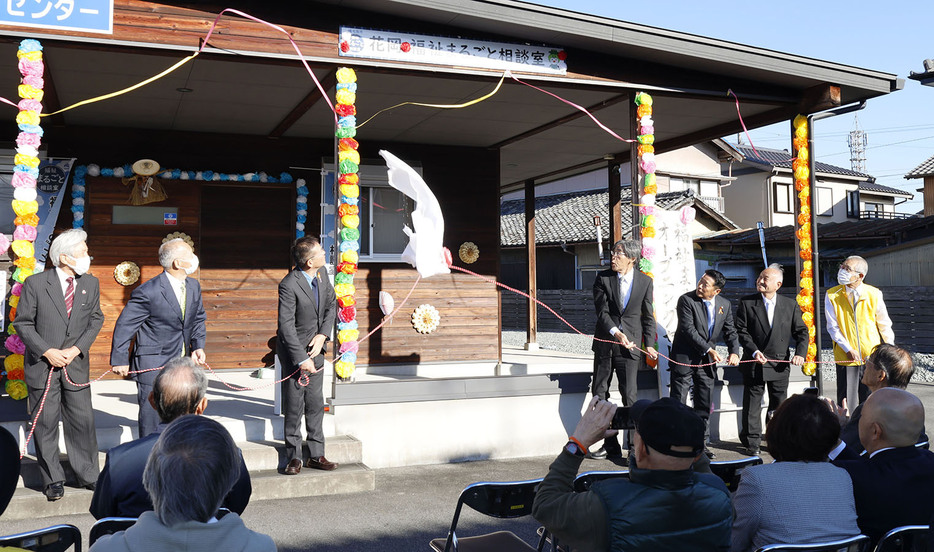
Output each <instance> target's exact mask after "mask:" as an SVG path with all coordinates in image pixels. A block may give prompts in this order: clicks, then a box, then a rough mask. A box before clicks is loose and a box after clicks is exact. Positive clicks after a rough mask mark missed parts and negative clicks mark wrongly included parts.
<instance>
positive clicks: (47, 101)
mask: <svg viewBox="0 0 934 552" xmlns="http://www.w3.org/2000/svg"><path fill="white" fill-rule="evenodd" d="M43 61H44V62H45V73H44V74H43V76H42V80H43V81H44V82H45V87H43V94H42V110H43V111H45V112H46V113H55V112H56V111H58V110H59V109H61V108H62V101H61V100H60V99H59V97H58V89H57V88H56V87H55V79H53V78H52V65H50V64H49V61H50V60H49V59H48V57H45V58H44V59H43ZM54 63H55V62H54V60H52V64H54ZM46 120H47V121H48V122H49V124H50V125H54V126H64V125H65V116H64V113H62V114H59V115H55V116H53V117H48V118H46Z"/></svg>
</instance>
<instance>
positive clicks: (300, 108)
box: [269, 67, 337, 138]
mask: <svg viewBox="0 0 934 552" xmlns="http://www.w3.org/2000/svg"><path fill="white" fill-rule="evenodd" d="M336 83H337V68H336V67H335V68H334V69H331V70H330V71H328V73H327V74H326V75H325V76H324V78H323V79H321V88H324V89H325V90H330V89H331V87H332V86H334V85H335V84H336ZM320 99H321V92H319V91H318V87H312V89H311V91H310V92H308V94H307V95H306V96H305V97H304V98H302V101H300V102H298V105H296V106H295V107H294V108H292V111H290V112H289V114H288V115H286V116H285V117H284V118H283V119H282V120H281V121H279V124H278V125H276V127H275V128H274V129H272V131H270V132H269V137H270V138H279V137H281V136H282V135H283V134H285V132H286V131H287V130H289V129H290V128H292V125H294V124H295V123H296V122H298V120H299V119H301V118H302V116H303V115H304V114H305V113H308V110H309V109H311V108H312V106H314V105H315V104H316V103H318V100H320Z"/></svg>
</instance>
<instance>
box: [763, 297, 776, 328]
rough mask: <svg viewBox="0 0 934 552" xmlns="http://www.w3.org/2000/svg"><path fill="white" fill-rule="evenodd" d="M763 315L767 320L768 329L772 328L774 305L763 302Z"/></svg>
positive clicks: (769, 302)
mask: <svg viewBox="0 0 934 552" xmlns="http://www.w3.org/2000/svg"><path fill="white" fill-rule="evenodd" d="M765 314H766V315H767V316H768V318H769V327H770V328H771V327H772V318H773V317H774V316H775V305H773V304H772V302H771V301H766V302H765Z"/></svg>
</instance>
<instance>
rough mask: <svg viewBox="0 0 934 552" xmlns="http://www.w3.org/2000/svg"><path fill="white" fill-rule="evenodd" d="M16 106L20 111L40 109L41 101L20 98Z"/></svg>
mask: <svg viewBox="0 0 934 552" xmlns="http://www.w3.org/2000/svg"><path fill="white" fill-rule="evenodd" d="M16 107H18V108H19V110H20V111H42V102H40V101H39V100H30V99H28V98H26V99H24V100H20V101H19V103H18V104H16Z"/></svg>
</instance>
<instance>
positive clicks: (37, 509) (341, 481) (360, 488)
mask: <svg viewBox="0 0 934 552" xmlns="http://www.w3.org/2000/svg"><path fill="white" fill-rule="evenodd" d="M250 475H251V479H252V485H253V494H252V496H251V497H250V502H251V503H252V502H256V501H259V500H269V499H278V498H294V497H306V496H322V495H333V494H345V493H358V492H365V491H372V490H374V489H375V488H376V475H375V473H374V472H373V470H371V469H369V468H368V467H366V466H364V465H363V464H359V463H350V464H342V465H341V466H340V467H339V468H338V469H336V470H334V471H329V472H326V471H321V470H313V469H307V468H306V469H303V470H302V472H301V473H300V474H298V475H294V476H285V475H281V474H280V473H279V471H278V470H276V469H269V470H262V471H258V472H255V473H253V472H251V474H250ZM92 496H93V493H92V492H91V491H88V490H86V489H75V488H73V487H65V497H64V498H63V499H61V500H58V501H55V502H49V501H48V500H47V499H46V498H45V495H44V494H43V493H42V492H41V491H39V490H36V489H28V488H19V489H17V490H16V493H14V495H13V499H12V500H11V501H10V505H9V507H8V508H7V510H6V512H4V514H3V519H4V520H19V519H31V518H43V517H53V516H67V515H73V514H84V513H87V511H88V507H90V505H91V497H92ZM247 509H249V506H247Z"/></svg>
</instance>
